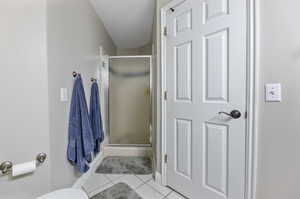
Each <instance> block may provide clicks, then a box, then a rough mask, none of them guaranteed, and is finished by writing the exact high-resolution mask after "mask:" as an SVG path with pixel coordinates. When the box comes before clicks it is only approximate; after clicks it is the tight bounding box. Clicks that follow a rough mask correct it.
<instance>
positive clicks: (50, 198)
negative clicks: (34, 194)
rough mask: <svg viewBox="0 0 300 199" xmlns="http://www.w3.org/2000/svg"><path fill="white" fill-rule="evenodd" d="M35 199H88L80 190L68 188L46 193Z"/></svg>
mask: <svg viewBox="0 0 300 199" xmlns="http://www.w3.org/2000/svg"><path fill="white" fill-rule="evenodd" d="M37 199H89V197H88V196H87V195H86V193H85V192H84V191H83V190H81V189H72V188H69V189H61V190H58V191H54V192H51V193H48V194H46V195H43V196H41V197H39V198H37Z"/></svg>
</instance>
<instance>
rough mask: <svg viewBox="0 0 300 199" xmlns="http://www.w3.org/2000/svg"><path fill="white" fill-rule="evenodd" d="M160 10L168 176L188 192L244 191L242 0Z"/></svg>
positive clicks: (226, 194) (212, 198)
mask: <svg viewBox="0 0 300 199" xmlns="http://www.w3.org/2000/svg"><path fill="white" fill-rule="evenodd" d="M172 8H173V11H172V10H169V11H168V12H167V29H168V35H167V37H166V90H167V92H168V99H167V101H166V118H165V119H166V134H167V154H168V163H167V184H168V186H170V187H172V188H173V189H175V190H177V191H179V192H180V193H182V194H183V195H185V196H187V197H189V198H192V199H199V198H203V199H243V198H244V195H245V193H244V192H245V189H244V184H245V147H246V146H245V139H246V120H245V118H244V117H240V118H238V119H233V118H231V117H229V116H227V115H225V114H223V115H219V114H218V113H219V112H220V111H226V112H230V111H231V110H234V109H237V110H239V111H240V112H241V113H245V111H246V61H247V60H246V41H247V40H246V39H247V35H246V0H240V1H235V0H209V1H208V0H207V1H199V0H185V1H183V2H181V3H180V4H177V6H174V7H172Z"/></svg>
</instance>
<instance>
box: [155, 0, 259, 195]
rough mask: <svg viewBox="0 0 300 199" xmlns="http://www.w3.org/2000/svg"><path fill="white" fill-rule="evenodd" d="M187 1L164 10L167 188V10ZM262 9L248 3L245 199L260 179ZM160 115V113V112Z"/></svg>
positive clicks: (163, 179) (163, 128)
mask: <svg viewBox="0 0 300 199" xmlns="http://www.w3.org/2000/svg"><path fill="white" fill-rule="evenodd" d="M184 1H186V0H172V1H171V2H169V3H168V4H167V5H165V6H164V7H163V8H161V10H160V17H161V19H160V22H161V26H160V30H161V31H160V42H161V46H160V48H161V54H160V56H161V70H160V72H161V82H160V84H161V90H160V96H159V100H160V102H161V129H160V130H161V143H162V147H161V152H162V153H161V168H162V174H161V183H162V184H163V185H167V165H166V163H165V160H164V158H165V154H166V152H167V147H166V146H167V144H166V143H167V139H166V101H165V100H164V99H163V98H164V92H165V90H166V37H165V35H164V34H165V31H164V27H166V24H167V21H166V19H167V14H166V13H167V10H169V9H170V8H172V7H174V6H176V5H178V4H181V3H183V2H184ZM257 10H258V7H257V5H256V0H247V55H246V56H247V77H246V78H247V79H246V81H247V99H246V100H247V104H246V106H247V107H246V108H247V121H246V128H247V129H246V134H247V137H246V160H245V161H246V170H245V176H246V179H245V199H255V198H256V197H255V196H256V176H257V143H258V142H257V126H256V124H257V107H258V105H257V102H258V99H257V96H258V94H257V92H258V89H257V86H258V83H257V81H258V70H257V68H256V65H257V64H256V61H257V60H256V56H257V54H256V53H257V50H256V11H257ZM159 111H160V110H159Z"/></svg>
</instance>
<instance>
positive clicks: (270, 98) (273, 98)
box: [265, 84, 282, 102]
mask: <svg viewBox="0 0 300 199" xmlns="http://www.w3.org/2000/svg"><path fill="white" fill-rule="evenodd" d="M265 90H266V102H281V100H282V96H281V84H266V86H265Z"/></svg>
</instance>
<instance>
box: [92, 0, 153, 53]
mask: <svg viewBox="0 0 300 199" xmlns="http://www.w3.org/2000/svg"><path fill="white" fill-rule="evenodd" d="M91 2H92V4H93V6H94V7H95V9H96V12H97V14H98V15H99V17H100V18H101V20H102V21H103V23H104V26H105V28H106V30H107V31H108V33H109V34H110V36H111V38H112V40H113V41H114V43H115V44H116V46H117V47H118V48H137V47H141V46H143V45H145V44H148V43H149V42H150V41H151V38H152V25H153V18H154V12H155V11H154V10H155V0H91Z"/></svg>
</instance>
